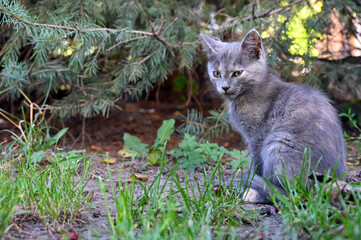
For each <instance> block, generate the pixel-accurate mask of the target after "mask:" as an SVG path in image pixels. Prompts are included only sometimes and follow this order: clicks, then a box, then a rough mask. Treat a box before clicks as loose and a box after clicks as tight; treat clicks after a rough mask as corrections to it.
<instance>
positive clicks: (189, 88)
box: [186, 70, 193, 107]
mask: <svg viewBox="0 0 361 240" xmlns="http://www.w3.org/2000/svg"><path fill="white" fill-rule="evenodd" d="M187 78H188V84H187V101H186V107H188V106H189V104H190V102H191V99H192V92H193V84H192V73H191V72H190V71H189V70H187Z"/></svg>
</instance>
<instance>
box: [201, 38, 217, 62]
mask: <svg viewBox="0 0 361 240" xmlns="http://www.w3.org/2000/svg"><path fill="white" fill-rule="evenodd" d="M200 39H201V42H202V47H203V52H204V53H205V54H207V56H208V57H209V58H211V57H212V56H215V55H216V54H218V52H219V50H220V49H221V48H222V42H221V41H218V40H216V39H214V38H212V37H210V36H208V35H207V34H204V33H201V34H200Z"/></svg>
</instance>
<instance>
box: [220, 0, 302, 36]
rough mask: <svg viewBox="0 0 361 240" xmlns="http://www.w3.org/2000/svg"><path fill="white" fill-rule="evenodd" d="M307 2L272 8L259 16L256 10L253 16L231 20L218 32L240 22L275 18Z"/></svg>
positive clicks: (299, 1) (297, 0)
mask: <svg viewBox="0 0 361 240" xmlns="http://www.w3.org/2000/svg"><path fill="white" fill-rule="evenodd" d="M305 1H306V0H296V1H294V2H291V3H290V4H287V5H286V6H284V7H280V8H277V9H275V7H271V8H270V9H268V10H266V11H264V12H262V13H260V14H258V15H255V14H254V10H252V14H250V15H248V16H247V17H243V18H241V17H233V18H231V19H229V20H228V21H226V22H225V23H223V24H222V25H221V26H220V27H219V29H217V31H221V30H223V29H228V28H231V27H233V26H234V25H236V24H237V23H239V22H247V21H250V20H255V19H260V18H266V17H270V16H273V15H276V14H279V13H281V12H283V11H285V10H286V9H288V8H290V7H292V6H293V5H296V4H299V3H302V2H305ZM253 6H254V5H253Z"/></svg>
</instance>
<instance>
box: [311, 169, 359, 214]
mask: <svg viewBox="0 0 361 240" xmlns="http://www.w3.org/2000/svg"><path fill="white" fill-rule="evenodd" d="M315 176H316V180H317V181H319V182H323V181H324V178H325V177H326V178H327V179H325V182H326V187H328V191H330V192H331V204H332V205H333V206H335V207H338V206H339V205H340V197H341V198H343V199H344V200H346V201H354V200H355V199H353V195H352V191H358V192H361V188H359V187H354V186H352V185H351V184H349V183H347V182H345V181H342V180H336V181H332V178H331V177H329V176H326V175H324V174H320V173H316V174H315ZM309 178H310V179H312V178H313V175H312V174H311V175H310V176H309Z"/></svg>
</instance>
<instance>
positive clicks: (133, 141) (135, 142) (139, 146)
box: [123, 133, 149, 156]
mask: <svg viewBox="0 0 361 240" xmlns="http://www.w3.org/2000/svg"><path fill="white" fill-rule="evenodd" d="M123 140H124V145H125V146H126V148H125V149H124V151H126V152H128V153H137V154H141V155H142V156H145V155H147V153H148V152H149V149H148V148H147V145H148V144H145V143H142V142H141V141H140V139H139V138H137V137H136V136H132V135H130V134H128V133H124V137H123Z"/></svg>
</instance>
